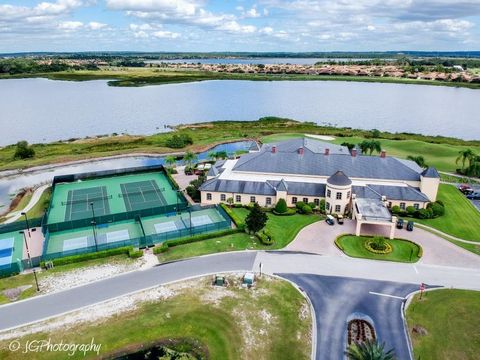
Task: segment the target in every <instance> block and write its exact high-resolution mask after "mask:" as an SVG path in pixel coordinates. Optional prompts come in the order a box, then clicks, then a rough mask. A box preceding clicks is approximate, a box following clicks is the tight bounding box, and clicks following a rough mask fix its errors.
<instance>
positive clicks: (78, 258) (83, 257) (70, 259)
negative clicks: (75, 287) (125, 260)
mask: <svg viewBox="0 0 480 360" xmlns="http://www.w3.org/2000/svg"><path fill="white" fill-rule="evenodd" d="M130 251H133V247H132V246H125V247H119V248H116V249H109V250H103V251H97V252H93V253H87V254H80V255H72V256H66V257H63V258H58V259H53V260H51V261H52V263H53V265H54V266H61V265H67V264H73V263H77V262H82V261H87V260H93V259H101V258H105V257H109V256H115V255H122V254H125V255H129V254H130ZM40 265H41V266H42V267H45V262H44V261H42V263H41V264H40Z"/></svg>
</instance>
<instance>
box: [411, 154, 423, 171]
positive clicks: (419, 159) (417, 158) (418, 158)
mask: <svg viewBox="0 0 480 360" xmlns="http://www.w3.org/2000/svg"><path fill="white" fill-rule="evenodd" d="M407 160H412V161H414V162H416V163H417V165H418V166H420V167H421V168H426V167H427V163H426V162H425V158H424V157H423V156H421V155H419V156H413V155H408V156H407Z"/></svg>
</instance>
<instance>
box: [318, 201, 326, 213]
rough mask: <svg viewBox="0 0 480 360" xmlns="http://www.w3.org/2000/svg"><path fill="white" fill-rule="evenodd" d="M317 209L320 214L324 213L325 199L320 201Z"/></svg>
mask: <svg viewBox="0 0 480 360" xmlns="http://www.w3.org/2000/svg"><path fill="white" fill-rule="evenodd" d="M319 209H320V212H321V213H325V199H322V200H320V206H319Z"/></svg>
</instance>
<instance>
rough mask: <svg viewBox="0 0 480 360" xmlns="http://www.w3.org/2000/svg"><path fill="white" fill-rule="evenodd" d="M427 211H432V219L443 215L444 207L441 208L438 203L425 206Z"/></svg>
mask: <svg viewBox="0 0 480 360" xmlns="http://www.w3.org/2000/svg"><path fill="white" fill-rule="evenodd" d="M427 209H430V210H432V216H433V217H439V216H443V215H445V207H443V206H442V205H441V204H440V203H439V202H438V201H437V202H434V203H430V204H428V205H427Z"/></svg>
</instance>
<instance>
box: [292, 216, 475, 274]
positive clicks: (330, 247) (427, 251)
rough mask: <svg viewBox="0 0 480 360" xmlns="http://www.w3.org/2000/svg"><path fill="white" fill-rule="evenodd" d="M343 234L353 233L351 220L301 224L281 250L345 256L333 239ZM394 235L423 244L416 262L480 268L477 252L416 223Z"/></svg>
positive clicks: (372, 231) (366, 230)
mask: <svg viewBox="0 0 480 360" xmlns="http://www.w3.org/2000/svg"><path fill="white" fill-rule="evenodd" d="M381 231H386V230H385V229H383V227H378V226H374V225H367V224H365V225H363V226H362V234H366V235H377V234H379V232H380V235H381ZM343 234H355V222H354V221H352V220H346V221H345V224H344V225H338V224H335V225H334V226H330V225H328V224H327V223H326V222H324V221H319V222H316V223H313V224H311V225H308V226H306V227H304V228H303V229H302V230H301V231H300V232H299V233H298V235H297V236H296V238H295V240H294V241H292V242H291V243H290V244H289V245H288V246H287V247H286V248H285V249H284V250H286V251H303V252H309V253H314V254H322V255H330V256H336V257H342V256H343V257H345V256H346V255H345V254H344V253H343V252H342V251H340V250H339V249H338V248H337V247H336V246H335V243H334V241H335V239H336V238H337V237H338V236H340V235H343ZM383 235H388V234H383ZM395 237H396V238H402V239H407V240H411V241H414V242H416V243H418V244H420V245H421V246H422V248H423V256H422V258H421V259H420V260H419V261H418V263H417V264H430V265H442V266H453V267H465V268H474V269H480V256H478V255H475V254H473V253H471V252H469V251H468V250H465V249H463V248H461V247H459V246H457V245H455V244H452V243H451V242H449V241H447V240H445V239H443V238H441V237H439V236H436V235H435V234H432V233H430V232H428V231H426V230H423V229H420V228H419V227H416V228H415V229H414V231H412V232H410V231H406V230H396V232H395Z"/></svg>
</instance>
